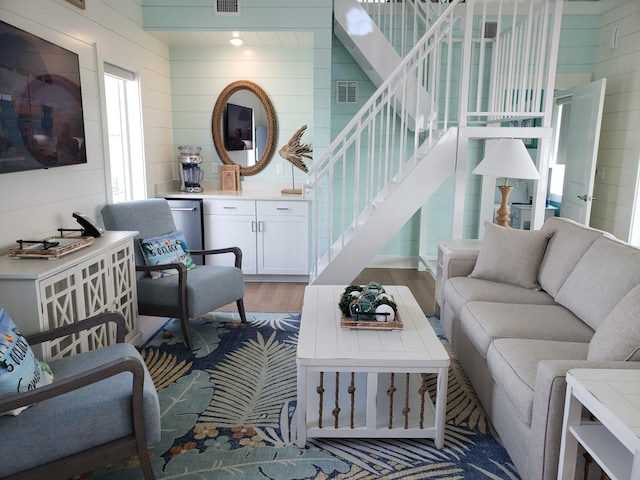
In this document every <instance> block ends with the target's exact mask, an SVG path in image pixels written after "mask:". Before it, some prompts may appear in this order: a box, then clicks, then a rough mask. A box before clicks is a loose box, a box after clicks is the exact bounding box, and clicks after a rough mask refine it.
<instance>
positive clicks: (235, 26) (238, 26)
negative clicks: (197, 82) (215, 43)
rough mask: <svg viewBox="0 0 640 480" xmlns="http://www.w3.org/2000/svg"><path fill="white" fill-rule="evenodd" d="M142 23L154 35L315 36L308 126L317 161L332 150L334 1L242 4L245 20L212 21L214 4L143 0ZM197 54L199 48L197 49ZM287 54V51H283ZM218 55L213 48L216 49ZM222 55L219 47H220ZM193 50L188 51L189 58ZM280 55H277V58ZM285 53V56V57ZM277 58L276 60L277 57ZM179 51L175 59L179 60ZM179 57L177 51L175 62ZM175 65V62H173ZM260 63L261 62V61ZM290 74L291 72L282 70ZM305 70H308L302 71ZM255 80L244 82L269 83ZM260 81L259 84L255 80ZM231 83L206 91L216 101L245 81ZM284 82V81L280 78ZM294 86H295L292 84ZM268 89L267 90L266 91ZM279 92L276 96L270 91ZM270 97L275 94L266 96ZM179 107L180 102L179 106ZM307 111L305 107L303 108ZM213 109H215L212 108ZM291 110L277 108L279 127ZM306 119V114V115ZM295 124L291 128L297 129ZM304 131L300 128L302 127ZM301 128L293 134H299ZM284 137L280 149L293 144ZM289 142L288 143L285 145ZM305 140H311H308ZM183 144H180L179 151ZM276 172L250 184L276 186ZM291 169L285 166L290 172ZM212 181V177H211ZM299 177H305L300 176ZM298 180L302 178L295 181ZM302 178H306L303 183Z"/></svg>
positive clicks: (260, 78)
mask: <svg viewBox="0 0 640 480" xmlns="http://www.w3.org/2000/svg"><path fill="white" fill-rule="evenodd" d="M142 10H143V18H144V27H145V29H147V30H149V31H156V30H157V31H171V30H181V31H202V30H205V31H214V32H229V31H231V30H234V31H238V32H240V34H241V35H242V32H244V31H250V32H251V31H259V32H307V33H311V34H312V35H313V47H312V50H311V51H308V52H306V53H305V55H307V56H308V60H309V61H310V62H311V64H312V69H313V75H312V88H313V105H312V112H313V118H312V120H311V121H308V122H307V123H308V124H309V130H310V132H309V135H310V136H311V137H312V138H313V150H314V153H313V155H314V157H316V158H317V157H318V156H320V155H321V153H322V152H323V151H324V149H325V148H326V147H327V146H328V145H329V142H330V125H331V122H330V116H331V110H330V109H331V103H330V102H331V99H330V96H331V38H332V26H333V17H332V11H333V2H332V0H269V1H265V0H243V1H242V3H241V15H239V16H220V15H213V14H212V12H213V2H212V1H211V0H190V1H189V4H188V6H187V5H185V2H184V0H144V1H143V9H142ZM192 48H194V50H196V49H197V48H198V47H196V46H193V47H192ZM283 48H288V47H283ZM212 49H213V48H212ZM216 49H217V47H216ZM188 50H189V47H186V48H185V50H184V52H181V54H183V53H185V52H186V51H188ZM275 51H277V49H275V50H274V52H275ZM285 51H286V50H283V52H285ZM274 52H272V54H275V53H274ZM177 53H178V52H177V51H176V53H175V54H176V55H177ZM298 55H299V53H297V54H296V55H294V56H293V57H292V61H293V62H298V61H299V60H300V58H299V56H298ZM173 56H174V53H173V51H172V57H173ZM172 59H173V58H172ZM256 61H258V62H259V59H257V58H256ZM280 61H283V62H286V59H284V58H281V59H280ZM241 63H243V61H242V59H238V64H241ZM229 65H233V63H232V62H231V63H225V67H228V66H229ZM229 68H231V69H232V70H234V69H236V66H231V67H229ZM237 68H245V70H246V69H250V68H251V66H250V64H249V63H246V64H244V67H237ZM283 68H285V69H288V68H290V67H283ZM303 68H306V65H305V66H303ZM268 72H273V69H272V68H271V67H269V68H267V71H266V72H264V73H265V74H267V73H268ZM250 73H251V75H252V77H253V78H244V80H252V81H256V83H259V84H260V82H261V81H262V82H263V83H264V81H265V80H266V81H267V82H268V80H267V77H266V76H261V72H259V71H254V70H250ZM256 79H257V80H256ZM228 80H229V81H227V82H226V83H225V84H224V85H222V84H221V83H220V84H217V86H218V87H219V89H218V90H217V91H213V90H209V88H210V87H209V86H207V87H206V90H207V91H206V92H205V93H204V95H210V94H214V95H217V93H219V91H220V90H221V89H222V88H224V86H226V84H227V83H229V82H230V81H231V80H240V78H237V77H236V78H232V77H231V76H229V77H228ZM280 80H282V78H280ZM288 84H289V85H291V83H288ZM261 86H262V87H263V88H265V87H264V85H261ZM297 90H299V89H294V90H292V94H293V96H296V95H297V94H296V92H297ZM271 91H274V90H271ZM267 93H268V94H269V95H270V96H271V92H270V91H267ZM279 101H280V103H281V105H282V102H283V101H284V96H282V97H281V99H280V100H279ZM174 105H175V102H174ZM302 107H303V108H304V109H306V103H304V104H303V105H302ZM211 108H212V109H213V106H211ZM289 111H291V109H289V108H287V109H285V110H284V111H283V112H280V111H278V109H277V108H276V114H277V115H278V120H279V121H284V122H285V124H286V123H287V121H285V120H283V119H282V118H281V117H282V115H283V114H286V113H288V112H289ZM303 116H304V118H306V114H305V115H303ZM293 123H294V121H292V122H291V124H293ZM300 126H301V125H298V127H300ZM296 129H297V127H296V128H295V129H294V130H293V131H291V133H294V132H295V130H296ZM281 135H282V136H281V137H280V138H279V145H278V146H280V145H281V144H282V142H283V141H288V140H289V138H288V137H287V135H288V132H286V131H281ZM285 137H287V138H286V139H285ZM304 138H305V140H306V137H304ZM178 144H179V143H178V142H176V146H177V145H178ZM278 158H279V157H278V155H277V153H276V156H275V157H274V165H275V163H276V162H277V161H278ZM272 168H273V166H270V168H269V169H268V170H267V171H266V172H261V173H259V174H258V175H256V176H254V177H247V178H245V179H244V180H245V181H271V180H273V176H272V171H271V170H272ZM287 169H288V167H286V166H285V170H287ZM207 175H210V174H207ZM290 175H291V172H290V170H289V175H288V178H289V179H290ZM296 175H297V176H298V175H300V174H296ZM296 178H298V177H296ZM301 178H303V177H301ZM286 180H287V175H284V176H278V177H277V181H286Z"/></svg>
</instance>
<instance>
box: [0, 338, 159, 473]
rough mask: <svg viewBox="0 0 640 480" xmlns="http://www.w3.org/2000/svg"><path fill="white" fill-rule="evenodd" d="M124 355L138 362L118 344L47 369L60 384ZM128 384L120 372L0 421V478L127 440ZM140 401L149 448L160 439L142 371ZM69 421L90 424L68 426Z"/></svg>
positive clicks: (154, 401) (129, 348)
mask: <svg viewBox="0 0 640 480" xmlns="http://www.w3.org/2000/svg"><path fill="white" fill-rule="evenodd" d="M128 356H130V357H135V358H137V359H139V361H141V362H143V360H142V358H141V357H140V354H139V353H138V351H137V350H136V348H135V347H134V346H133V345H130V344H128V343H118V344H115V345H111V346H108V347H104V348H99V349H97V350H92V351H89V352H86V353H83V354H82V359H83V361H82V362H78V361H76V358H74V357H64V358H61V359H59V360H52V361H51V362H50V364H51V368H52V369H53V370H54V372H55V374H56V380H62V379H65V378H68V377H70V376H72V375H75V374H77V373H80V372H83V371H87V370H90V369H92V368H94V367H96V366H99V365H103V364H105V363H108V362H110V361H113V360H116V359H121V358H124V357H128ZM131 383H132V375H131V373H129V372H124V373H120V374H118V375H115V376H113V377H110V378H107V379H105V380H102V381H100V382H98V383H95V384H92V385H88V386H86V387H84V388H81V389H78V390H74V391H72V392H69V393H66V394H64V395H60V396H58V397H54V398H51V399H48V400H46V401H42V402H40V403H38V404H36V405H35V406H33V407H32V408H30V409H28V410H26V411H24V412H23V413H21V414H20V415H18V416H17V417H0V438H10V439H11V441H5V442H3V444H2V448H3V451H2V455H3V460H2V462H1V463H0V476H1V477H4V476H5V475H8V474H10V473H13V472H16V471H21V470H25V469H27V468H30V467H35V466H37V465H42V464H44V463H48V462H50V461H52V460H55V459H57V458H61V457H64V456H68V455H72V454H74V453H76V452H79V451H84V450H87V449H89V448H91V447H94V446H98V445H102V444H104V443H107V442H110V441H112V440H114V439H117V438H120V437H123V436H126V435H131V434H132V432H133V424H132V421H131V413H130V412H131ZM143 402H144V412H145V416H144V425H145V432H146V436H147V443H149V444H152V443H155V442H157V441H158V440H159V439H160V404H159V402H158V396H157V393H156V389H155V386H154V384H153V380H152V379H151V376H150V375H149V372H146V371H145V379H144V390H143ZM123 412H125V413H124V414H123ZM126 412H129V414H126ZM73 418H83V419H85V420H86V419H90V420H91V421H81V422H80V421H79V422H73V421H70V419H73ZM25 445H27V446H28V448H25ZM34 452H37V454H34Z"/></svg>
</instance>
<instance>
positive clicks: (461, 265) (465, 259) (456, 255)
mask: <svg viewBox="0 0 640 480" xmlns="http://www.w3.org/2000/svg"><path fill="white" fill-rule="evenodd" d="M477 260H478V252H477V251H476V252H474V251H452V252H449V253H446V254H444V255H443V256H442V277H441V278H442V283H443V285H444V283H445V282H446V281H447V279H449V278H452V277H466V276H467V275H469V274H470V273H471V272H472V271H473V268H474V267H475V266H476V261H477Z"/></svg>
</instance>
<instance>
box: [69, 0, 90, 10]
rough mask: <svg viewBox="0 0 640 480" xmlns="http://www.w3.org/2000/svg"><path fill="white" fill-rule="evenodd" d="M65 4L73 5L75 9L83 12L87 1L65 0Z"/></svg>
mask: <svg viewBox="0 0 640 480" xmlns="http://www.w3.org/2000/svg"><path fill="white" fill-rule="evenodd" d="M67 2H69V3H73V4H74V5H75V6H76V7H79V8H81V9H83V10H84V9H85V3H86V2H87V0H67Z"/></svg>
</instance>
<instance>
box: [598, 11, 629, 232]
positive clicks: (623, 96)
mask: <svg viewBox="0 0 640 480" xmlns="http://www.w3.org/2000/svg"><path fill="white" fill-rule="evenodd" d="M601 3H602V6H601V17H600V35H599V44H598V46H597V53H596V69H595V78H596V79H598V78H605V77H606V78H607V90H606V96H605V101H604V114H603V118H602V130H601V133H600V147H599V150H598V164H597V168H598V170H599V171H600V172H604V178H600V177H598V176H596V180H595V187H594V197H595V200H594V202H593V207H592V210H591V226H593V227H596V228H600V229H602V230H606V231H608V232H611V233H613V234H614V235H615V236H616V237H618V238H620V239H622V240H629V234H630V225H631V221H632V217H633V208H634V205H633V204H634V197H635V195H636V190H637V188H638V183H637V182H638V169H639V166H640V69H639V66H640V2H638V0H626V1H620V0H602V1H601ZM615 27H618V28H619V35H618V45H617V47H616V48H615V49H614V48H611V45H610V41H611V38H612V34H613V29H614V28H615Z"/></svg>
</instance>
